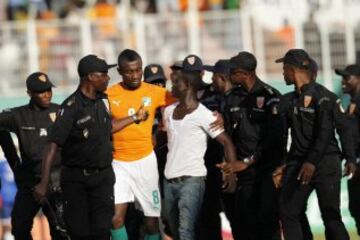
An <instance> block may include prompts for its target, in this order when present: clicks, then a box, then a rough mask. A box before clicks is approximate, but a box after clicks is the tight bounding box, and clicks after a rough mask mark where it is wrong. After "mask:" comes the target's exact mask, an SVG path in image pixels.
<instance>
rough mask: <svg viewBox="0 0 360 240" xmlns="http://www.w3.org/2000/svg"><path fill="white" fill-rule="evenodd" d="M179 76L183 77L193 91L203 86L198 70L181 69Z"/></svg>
mask: <svg viewBox="0 0 360 240" xmlns="http://www.w3.org/2000/svg"><path fill="white" fill-rule="evenodd" d="M181 77H182V78H184V79H185V81H186V82H187V83H188V84H189V85H190V86H191V87H192V88H193V90H194V91H195V92H197V91H199V90H200V89H201V88H202V86H203V82H202V79H201V73H199V72H196V71H190V70H182V71H181Z"/></svg>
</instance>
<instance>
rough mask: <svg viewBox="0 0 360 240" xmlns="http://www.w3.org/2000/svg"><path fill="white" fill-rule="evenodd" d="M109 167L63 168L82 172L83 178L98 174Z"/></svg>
mask: <svg viewBox="0 0 360 240" xmlns="http://www.w3.org/2000/svg"><path fill="white" fill-rule="evenodd" d="M109 167H110V166H106V167H99V168H84V167H80V166H65V168H70V169H78V170H80V171H81V172H82V174H84V176H91V175H94V174H98V173H99V172H101V171H103V170H105V169H107V168H109Z"/></svg>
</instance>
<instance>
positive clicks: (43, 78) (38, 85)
mask: <svg viewBox="0 0 360 240" xmlns="http://www.w3.org/2000/svg"><path fill="white" fill-rule="evenodd" d="M53 87H55V86H54V84H52V83H51V82H50V80H49V77H48V75H47V74H45V73H43V72H34V73H32V74H30V75H29V76H28V77H27V79H26V88H27V89H28V90H30V91H33V92H44V91H46V90H49V89H51V88H53Z"/></svg>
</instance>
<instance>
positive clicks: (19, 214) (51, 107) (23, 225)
mask: <svg viewBox="0 0 360 240" xmlns="http://www.w3.org/2000/svg"><path fill="white" fill-rule="evenodd" d="M26 87H27V90H28V94H29V96H30V98H31V99H30V103H29V104H27V105H24V106H21V107H16V108H12V109H8V110H4V111H3V112H2V113H1V114H0V128H1V129H4V130H6V131H11V132H14V133H15V134H16V135H17V137H18V140H19V146H20V154H21V159H19V158H18V157H16V156H15V154H16V151H15V150H14V149H13V150H12V153H11V155H12V157H10V158H8V159H9V163H10V167H11V168H12V169H13V171H14V176H15V182H16V185H17V187H18V192H17V194H16V197H15V203H14V208H13V211H12V218H11V219H12V233H13V235H14V236H15V239H21V240H24V239H25V240H26V239H32V237H31V229H32V225H33V218H34V217H35V215H36V213H37V212H38V211H39V209H40V208H42V210H43V212H44V214H45V215H46V216H47V218H48V220H49V223H50V233H51V236H52V238H53V239H62V237H61V236H60V235H59V232H58V231H57V230H56V222H55V218H54V214H52V212H51V209H49V205H41V204H39V203H38V202H37V201H36V200H35V198H34V197H33V195H32V188H33V187H34V186H35V185H36V184H37V183H38V182H39V181H40V176H41V162H42V154H43V148H44V146H45V145H46V142H47V136H48V133H49V130H50V126H51V125H52V124H53V122H54V121H55V118H56V112H57V111H58V109H59V106H58V105H57V104H53V103H51V97H52V87H53V84H52V83H51V82H50V80H49V78H48V76H47V75H46V74H45V73H42V72H35V73H33V74H31V75H29V76H28V78H27V80H26ZM2 137H3V139H2V141H3V142H5V144H7V146H8V147H9V146H11V144H12V143H11V142H12V140H11V137H10V136H8V135H7V136H4V135H3V136H2ZM4 137H5V138H4ZM6 138H7V139H6ZM11 148H13V147H11ZM14 151H15V152H14ZM54 154H55V158H56V164H55V166H54V167H55V169H56V170H55V171H53V172H52V177H53V178H52V180H53V181H51V182H50V183H51V184H52V185H58V182H57V181H55V178H56V176H58V175H59V160H60V159H59V153H58V152H55V153H54ZM48 197H49V198H51V194H50V195H48Z"/></svg>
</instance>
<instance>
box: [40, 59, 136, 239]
mask: <svg viewBox="0 0 360 240" xmlns="http://www.w3.org/2000/svg"><path fill="white" fill-rule="evenodd" d="M115 66H116V64H114V65H108V64H107V63H106V62H105V60H103V59H100V58H98V57H97V56H95V55H87V56H85V57H83V58H82V59H81V60H80V62H79V65H78V73H79V76H80V84H79V87H78V89H77V90H76V91H75V92H74V93H73V94H72V95H70V97H68V98H67V99H66V100H65V101H64V102H63V103H62V105H61V109H60V110H59V112H58V115H57V119H56V122H55V123H54V125H53V127H52V130H51V132H50V134H49V143H48V145H47V147H46V150H45V156H44V160H43V166H42V175H41V182H40V183H39V184H38V185H37V186H36V187H35V190H34V195H35V197H36V198H37V199H38V200H39V201H41V200H42V199H43V198H44V196H45V193H46V186H47V184H48V179H49V171H50V167H51V165H52V162H53V159H54V154H55V152H56V150H57V149H58V148H59V147H62V149H61V155H62V162H61V164H62V166H63V170H62V175H61V187H62V189H63V193H64V199H65V201H66V204H65V209H64V218H65V223H66V227H67V230H68V232H69V234H70V237H71V239H94V240H95V239H96V240H102V239H106V240H108V239H109V238H110V229H111V225H112V224H111V220H112V217H113V215H114V189H113V185H114V182H115V176H114V172H113V169H112V166H111V162H112V143H111V133H112V131H118V130H119V129H122V128H123V127H125V126H127V125H129V124H133V123H134V122H135V118H134V117H126V118H124V119H119V120H114V119H113V120H111V119H110V115H109V112H108V102H107V98H106V95H105V94H104V91H105V90H106V87H107V85H108V82H109V79H110V78H109V76H108V69H110V68H112V67H115ZM137 117H138V116H137ZM137 117H136V120H138V118H137ZM140 120H141V119H140Z"/></svg>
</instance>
